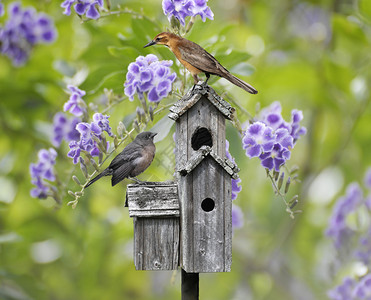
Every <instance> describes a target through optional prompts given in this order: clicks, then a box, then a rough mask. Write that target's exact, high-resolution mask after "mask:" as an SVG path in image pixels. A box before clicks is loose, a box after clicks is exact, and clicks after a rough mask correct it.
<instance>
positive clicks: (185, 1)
mask: <svg viewBox="0 0 371 300" xmlns="http://www.w3.org/2000/svg"><path fill="white" fill-rule="evenodd" d="M162 9H163V11H164V14H165V15H166V16H167V18H168V19H169V21H170V20H171V17H174V18H176V19H178V20H179V22H180V24H182V26H185V18H186V17H195V16H197V15H199V16H200V17H201V19H202V21H203V22H205V21H206V18H209V19H210V20H213V19H214V14H213V12H212V11H211V9H210V7H208V6H207V0H163V1H162Z"/></svg>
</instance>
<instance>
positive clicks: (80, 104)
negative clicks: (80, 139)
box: [63, 85, 86, 117]
mask: <svg viewBox="0 0 371 300" xmlns="http://www.w3.org/2000/svg"><path fill="white" fill-rule="evenodd" d="M67 88H68V89H69V90H70V94H71V96H70V99H69V100H68V101H67V102H66V103H65V104H64V106H63V111H69V112H70V113H71V114H73V115H75V116H76V117H80V116H82V115H83V114H84V113H85V112H86V109H85V107H86V104H85V102H84V100H83V99H82V97H83V96H85V94H86V93H85V91H82V90H80V89H78V88H77V87H75V86H73V85H68V86H67Z"/></svg>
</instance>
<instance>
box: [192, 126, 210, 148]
mask: <svg viewBox="0 0 371 300" xmlns="http://www.w3.org/2000/svg"><path fill="white" fill-rule="evenodd" d="M191 146H192V149H193V150H195V151H197V150H198V149H200V148H201V147H202V146H209V147H212V146H213V138H212V136H211V133H210V131H209V129H207V128H205V127H200V128H197V129H196V131H195V132H194V133H193V135H192V138H191Z"/></svg>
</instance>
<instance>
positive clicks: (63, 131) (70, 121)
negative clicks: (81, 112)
mask: <svg viewBox="0 0 371 300" xmlns="http://www.w3.org/2000/svg"><path fill="white" fill-rule="evenodd" d="M80 122H81V120H80V119H79V118H68V117H67V116H66V114H64V113H62V112H59V113H56V114H55V116H54V118H53V132H54V135H53V138H52V144H53V145H54V146H55V147H59V146H60V145H61V143H62V140H66V141H67V142H70V141H78V140H80V133H79V132H78V131H77V130H76V125H77V124H78V123H80Z"/></svg>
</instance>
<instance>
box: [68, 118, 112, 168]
mask: <svg viewBox="0 0 371 300" xmlns="http://www.w3.org/2000/svg"><path fill="white" fill-rule="evenodd" d="M108 118H109V116H106V115H102V114H101V113H95V114H94V115H93V122H91V123H90V124H89V123H85V122H81V123H79V124H77V125H76V130H77V131H78V132H79V133H80V140H79V141H71V142H70V144H69V147H70V151H69V152H68V154H67V156H68V157H70V158H73V163H74V164H77V163H78V161H79V157H80V154H81V151H86V152H89V153H90V155H91V156H98V155H99V153H100V150H99V145H98V143H100V145H101V147H104V148H106V149H108V146H109V144H108V142H107V143H106V142H105V138H104V134H103V131H106V132H107V134H108V135H109V136H113V134H112V131H111V127H110V126H109V121H108ZM105 143H106V144H105Z"/></svg>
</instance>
